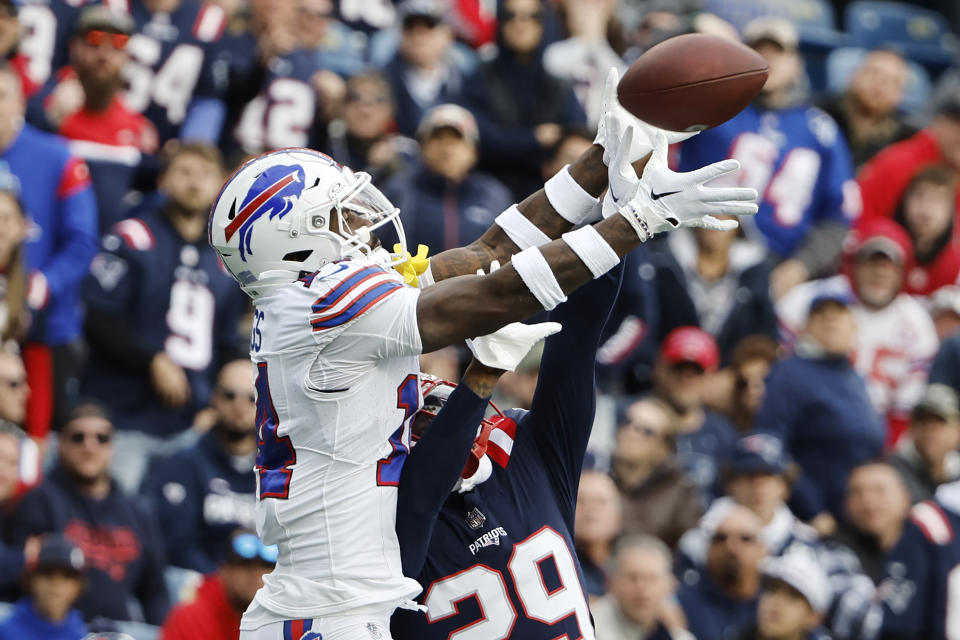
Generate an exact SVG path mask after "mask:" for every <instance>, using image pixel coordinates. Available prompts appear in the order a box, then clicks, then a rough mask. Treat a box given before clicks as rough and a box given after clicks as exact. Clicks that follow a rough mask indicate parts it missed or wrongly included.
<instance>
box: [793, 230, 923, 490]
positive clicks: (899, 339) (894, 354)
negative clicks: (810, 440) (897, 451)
mask: <svg viewBox="0 0 960 640" xmlns="http://www.w3.org/2000/svg"><path fill="white" fill-rule="evenodd" d="M912 253H913V252H912V249H911V246H910V238H909V237H908V236H907V234H906V232H905V231H904V230H903V228H902V227H900V226H899V225H897V224H896V223H894V222H892V221H890V220H873V221H871V222H870V223H869V224H866V225H864V226H862V227H860V228H858V229H855V230H854V231H852V232H851V235H850V236H849V238H848V240H847V242H846V244H845V253H844V261H843V268H842V273H841V274H840V275H838V276H834V277H831V278H826V279H824V280H816V281H813V282H808V283H805V284H803V285H802V286H800V287H797V288H796V289H795V290H794V291H792V292H791V293H790V294H789V295H788V296H786V297H784V298H783V299H782V300H781V301H780V302H779V303H778V304H777V315H778V317H779V319H780V328H781V331H782V333H783V336H782V337H783V342H784V343H785V344H786V345H787V346H789V345H790V343H791V341H792V340H793V337H794V336H795V335H797V333H798V330H799V327H801V326H802V324H803V321H804V316H805V314H806V310H807V309H808V308H809V307H810V304H811V301H812V300H814V299H815V298H816V297H818V296H821V295H824V294H826V295H829V296H832V297H835V298H837V297H839V298H843V299H845V300H846V301H847V302H848V304H849V305H850V308H851V310H852V314H853V320H854V323H855V325H856V330H855V340H854V348H853V350H852V354H853V359H854V368H855V369H856V371H857V372H858V373H859V374H860V375H861V376H862V377H863V378H864V380H866V383H867V391H868V393H869V395H870V401H871V404H872V406H873V409H874V411H875V412H876V414H877V415H878V416H880V417H881V419H883V420H885V421H886V423H887V443H888V444H893V443H895V442H896V441H897V439H898V438H899V437H900V435H901V434H902V433H903V432H904V431H905V430H906V427H907V423H908V422H909V416H910V410H911V409H912V408H913V405H915V404H916V403H917V400H919V399H920V396H921V394H922V393H923V387H924V384H925V381H926V376H927V371H928V370H929V368H930V362H931V360H932V359H933V357H934V355H935V354H936V351H937V335H936V329H935V328H934V326H933V322H932V321H931V320H930V315H929V314H928V313H927V311H926V310H925V309H924V308H923V306H922V305H921V304H920V303H919V302H918V301H917V300H916V299H914V298H913V297H912V296H910V295H908V294H906V293H903V280H904V274H905V273H907V272H908V271H909V265H910V264H911V262H912ZM838 486H839V485H838Z"/></svg>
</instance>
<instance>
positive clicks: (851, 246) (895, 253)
mask: <svg viewBox="0 0 960 640" xmlns="http://www.w3.org/2000/svg"><path fill="white" fill-rule="evenodd" d="M844 253H845V254H846V255H847V256H852V257H856V258H859V257H861V256H865V255H871V254H874V253H880V254H883V255H885V256H887V257H888V258H890V259H891V260H893V261H894V262H896V263H897V264H898V265H901V266H903V265H905V264H907V263H910V262H912V260H913V245H912V244H911V241H910V236H909V235H908V234H907V232H906V230H905V229H904V228H903V227H901V226H900V225H899V224H897V223H896V222H894V221H893V220H888V219H886V218H883V219H877V220H869V221H867V222H865V223H863V224H862V225H861V226H860V228H857V229H854V230H853V231H851V232H850V233H849V234H848V235H847V238H846V239H845V240H844Z"/></svg>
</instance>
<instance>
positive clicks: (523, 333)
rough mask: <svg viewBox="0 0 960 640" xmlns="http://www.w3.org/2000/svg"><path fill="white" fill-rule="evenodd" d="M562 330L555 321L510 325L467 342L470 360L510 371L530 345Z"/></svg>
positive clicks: (515, 366) (513, 323)
mask: <svg viewBox="0 0 960 640" xmlns="http://www.w3.org/2000/svg"><path fill="white" fill-rule="evenodd" d="M562 328H563V325H561V324H560V323H559V322H539V323H537V324H523V323H522V322H511V323H510V324H508V325H507V326H505V327H501V328H500V329H497V330H496V331H494V332H493V333H489V334H487V335H485V336H480V337H479V338H473V339H472V340H467V347H469V349H470V353H472V354H473V357H474V358H476V359H477V360H479V361H480V362H482V363H483V364H485V365H487V366H488V367H492V368H494V369H503V370H504V371H514V370H516V368H517V365H519V364H520V361H521V360H523V358H524V356H526V355H527V354H528V353H529V352H530V349H533V346H534V345H535V344H537V343H538V342H540V341H541V340H543V339H544V338H546V337H547V336H552V335H553V334H555V333H557V332H558V331H560V329H562Z"/></svg>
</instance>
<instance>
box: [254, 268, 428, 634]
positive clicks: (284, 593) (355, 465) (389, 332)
mask: <svg viewBox="0 0 960 640" xmlns="http://www.w3.org/2000/svg"><path fill="white" fill-rule="evenodd" d="M419 293H420V292H419V290H418V289H415V288H412V287H408V286H406V285H404V284H403V282H402V279H401V278H400V276H399V275H398V274H397V273H396V272H395V271H394V270H392V269H388V268H384V267H381V266H378V265H376V264H373V263H371V262H366V261H354V260H341V261H337V262H332V263H329V264H327V265H325V266H323V267H322V268H321V269H320V270H319V271H317V272H315V273H313V274H311V275H308V276H306V277H303V278H301V279H300V280H299V281H296V282H288V283H287V284H282V285H280V286H276V287H271V288H270V289H269V291H268V292H267V293H265V294H264V295H262V296H260V297H259V298H257V300H256V303H255V309H254V321H253V328H252V336H251V345H250V348H251V350H250V354H251V358H252V360H253V363H254V366H255V367H256V376H257V377H256V389H257V429H258V432H257V433H258V436H257V437H258V445H259V451H258V454H257V463H256V472H257V531H258V533H259V534H260V537H261V538H262V539H263V541H264V543H266V544H276V545H278V548H279V557H278V559H277V565H276V568H275V569H274V570H273V572H272V573H270V574H269V575H267V576H265V577H264V587H263V588H262V589H260V591H258V592H257V595H256V598H255V599H254V602H253V604H251V606H250V608H249V609H248V610H247V612H246V614H244V616H243V621H242V623H241V626H240V628H241V630H243V631H247V632H250V631H253V630H256V629H258V628H260V627H263V626H265V625H267V624H271V623H277V622H280V621H283V620H291V619H300V620H303V619H312V618H318V617H323V616H331V615H337V616H340V615H343V614H354V613H357V614H359V613H367V612H374V611H376V612H382V611H384V610H387V612H389V610H392V608H394V607H395V606H398V605H400V604H403V603H404V602H407V601H408V600H409V598H411V597H412V596H415V595H416V594H417V593H418V592H419V591H420V586H419V585H418V584H417V583H416V582H415V581H414V580H411V579H409V578H405V577H403V575H402V571H401V564H400V549H399V545H398V543H397V537H396V532H395V530H394V524H395V519H396V502H397V485H398V483H399V479H400V469H401V467H402V465H403V461H404V459H405V457H406V455H407V452H408V451H409V444H410V432H409V421H410V418H411V416H413V415H414V414H415V413H416V411H417V410H418V409H419V407H420V400H421V398H420V386H419V373H418V372H419V363H418V360H417V356H418V355H419V353H420V352H421V348H422V347H421V342H420V334H419V329H418V327H417V317H416V305H417V300H418V298H419Z"/></svg>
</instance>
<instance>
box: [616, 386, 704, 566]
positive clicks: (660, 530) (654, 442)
mask: <svg viewBox="0 0 960 640" xmlns="http://www.w3.org/2000/svg"><path fill="white" fill-rule="evenodd" d="M626 418H627V419H626V421H625V422H624V424H622V425H621V426H620V429H619V430H618V431H617V435H616V448H615V449H614V451H613V462H612V465H611V466H612V471H613V477H614V480H615V481H616V483H617V488H618V489H619V490H620V493H621V495H622V496H623V505H624V519H623V523H624V524H623V530H624V532H625V533H627V534H641V533H642V534H649V535H653V536H656V537H657V538H659V539H661V540H663V541H664V542H665V543H666V544H667V545H668V546H670V547H671V548H673V547H675V546H676V544H677V541H678V540H680V536H682V535H683V532H684V531H686V530H687V529H690V528H691V527H693V526H695V525H696V524H697V520H699V519H700V516H701V515H702V513H703V505H702V504H701V499H700V492H699V488H698V487H697V485H695V484H694V483H693V481H692V480H690V479H689V478H688V477H687V475H686V473H685V471H684V468H683V467H682V466H681V464H680V461H679V460H678V459H677V454H676V451H675V449H674V438H675V437H676V420H677V416H676V414H675V413H674V412H673V410H672V409H671V408H670V407H669V406H668V405H667V404H666V403H665V402H663V401H662V400H658V399H657V398H652V397H646V398H641V399H640V400H637V401H636V402H634V403H633V404H631V405H630V406H629V407H628V408H627V411H626Z"/></svg>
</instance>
